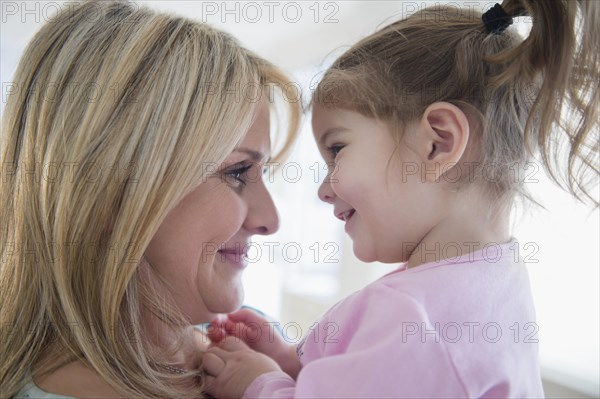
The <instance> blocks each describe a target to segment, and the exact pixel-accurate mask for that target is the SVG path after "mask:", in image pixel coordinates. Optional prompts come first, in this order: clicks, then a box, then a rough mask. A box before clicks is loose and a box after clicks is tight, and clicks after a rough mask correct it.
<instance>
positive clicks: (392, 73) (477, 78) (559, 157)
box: [313, 0, 600, 206]
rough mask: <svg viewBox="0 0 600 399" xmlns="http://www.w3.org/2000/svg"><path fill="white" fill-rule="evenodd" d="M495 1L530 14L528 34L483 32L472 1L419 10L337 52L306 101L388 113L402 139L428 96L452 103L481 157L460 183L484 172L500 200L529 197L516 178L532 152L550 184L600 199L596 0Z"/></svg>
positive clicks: (599, 7)
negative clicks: (599, 191)
mask: <svg viewBox="0 0 600 399" xmlns="http://www.w3.org/2000/svg"><path fill="white" fill-rule="evenodd" d="M502 7H503V9H504V10H505V11H506V12H507V13H508V14H509V15H511V16H513V17H518V16H531V19H532V20H531V23H532V27H531V31H530V33H529V35H528V37H527V38H526V39H525V40H523V39H522V38H521V37H520V36H519V35H518V34H517V33H516V32H514V31H513V29H510V28H509V29H508V30H506V31H504V32H503V33H500V34H495V33H488V32H487V30H486V29H485V27H484V24H483V22H482V19H481V14H480V13H479V12H476V11H474V10H473V9H469V10H466V9H464V10H463V9H457V8H453V7H446V6H436V7H432V8H427V9H423V10H420V11H418V12H416V13H414V14H412V15H411V16H410V17H408V18H406V19H403V20H401V21H397V22H395V23H392V24H391V25H388V26H386V27H384V28H382V29H381V30H379V31H377V32H376V33H374V34H372V35H370V36H368V37H367V38H365V39H363V40H361V41H360V42H359V43H357V44H355V45H354V46H352V47H351V48H350V49H349V50H348V51H347V52H345V53H344V54H343V55H342V56H341V57H340V58H338V59H337V60H336V61H335V62H334V63H333V65H332V66H331V67H330V68H329V69H328V70H327V71H326V73H325V75H324V77H323V79H322V81H321V82H320V84H319V86H318V87H317V89H316V91H315V96H314V98H313V104H315V105H317V106H324V107H334V108H335V107H340V108H346V109H350V110H354V111H357V112H360V113H362V114H364V115H366V116H369V117H375V118H379V119H381V120H385V121H387V122H388V123H389V124H390V126H391V128H392V129H391V130H392V131H393V132H394V134H395V135H396V137H397V139H398V141H399V140H400V138H401V135H402V131H403V127H404V126H406V124H407V123H408V122H411V121H413V120H415V119H416V118H418V117H419V116H421V115H422V114H423V112H424V110H425V109H426V108H427V106H429V105H430V104H432V103H434V102H437V101H447V102H450V103H453V104H454V105H456V106H458V107H460V108H461V109H462V110H463V111H465V113H466V114H467V116H468V117H469V119H470V122H471V123H472V125H473V126H472V129H474V130H476V137H473V139H474V141H475V143H477V153H476V157H477V161H476V162H472V164H473V165H474V167H472V168H471V169H467V170H464V169H463V170H462V172H465V173H462V174H461V179H460V180H459V181H458V182H457V183H458V184H464V183H465V182H468V181H478V182H481V181H483V182H484V183H485V191H484V192H486V193H487V194H489V197H490V198H493V199H494V200H496V201H499V202H500V203H502V204H504V205H506V204H508V203H511V202H512V199H513V198H514V197H515V193H521V194H523V195H525V196H526V197H529V198H531V197H530V196H529V195H528V193H527V192H526V191H525V190H524V187H523V180H524V177H526V176H528V174H530V172H531V168H530V169H529V170H527V168H528V167H530V166H532V164H529V163H528V162H529V160H531V159H532V157H535V156H538V155H539V158H540V160H541V162H542V165H543V167H545V169H546V170H547V171H548V172H549V174H550V176H551V177H552V179H553V180H554V181H555V182H556V183H558V184H559V185H560V186H561V187H563V188H566V189H567V190H568V191H569V192H570V193H571V194H573V195H575V196H576V197H577V198H578V199H580V200H582V201H585V200H591V202H593V203H594V204H595V205H596V206H597V205H598V202H597V198H595V197H596V196H595V195H594V193H593V191H592V188H591V187H593V185H592V186H591V185H590V183H596V184H597V178H598V172H599V171H598V168H599V166H598V156H597V154H598V150H599V129H598V126H599V125H598V123H599V122H598V116H599V115H598V106H599V100H600V99H599V90H598V84H599V82H600V60H599V54H600V52H599V51H598V49H599V48H600V3H599V2H597V1H572V0H552V1H540V0H505V1H504V3H503V4H502ZM565 157H566V167H563V161H565ZM473 165H471V166H473ZM489 166H493V168H491V169H490V168H489ZM485 168H488V170H493V171H494V173H493V176H490V175H489V174H488V175H487V178H486V174H485ZM563 170H564V172H563Z"/></svg>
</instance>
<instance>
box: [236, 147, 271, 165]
mask: <svg viewBox="0 0 600 399" xmlns="http://www.w3.org/2000/svg"><path fill="white" fill-rule="evenodd" d="M234 151H236V152H243V153H244V154H248V155H250V157H251V158H252V160H253V161H254V162H259V161H262V160H263V159H265V158H266V156H265V154H263V153H262V152H259V151H255V150H252V149H250V148H244V147H240V148H236V149H235V150H234Z"/></svg>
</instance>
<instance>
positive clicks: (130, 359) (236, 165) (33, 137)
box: [0, 1, 300, 398]
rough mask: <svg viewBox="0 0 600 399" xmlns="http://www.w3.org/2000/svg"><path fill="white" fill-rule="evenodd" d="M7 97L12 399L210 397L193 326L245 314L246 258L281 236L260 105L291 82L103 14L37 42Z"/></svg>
mask: <svg viewBox="0 0 600 399" xmlns="http://www.w3.org/2000/svg"><path fill="white" fill-rule="evenodd" d="M14 81H15V83H17V84H18V85H19V88H20V91H19V92H18V93H16V94H13V95H11V96H10V97H9V100H8V102H7V104H6V110H5V115H4V119H3V121H2V141H1V145H2V147H1V148H2V151H1V154H2V155H1V157H2V158H1V160H0V162H1V163H2V165H3V173H2V186H1V187H0V201H1V203H0V209H1V210H0V220H2V223H1V225H2V228H1V229H0V243H2V244H1V245H2V247H1V249H2V251H1V256H2V263H1V266H0V291H1V292H2V297H1V298H2V299H1V302H0V315H1V316H0V318H1V319H0V322H1V326H2V336H1V339H0V340H1V341H2V347H1V348H0V358H2V359H3V363H2V366H1V370H0V371H1V372H0V381H2V382H1V387H0V391H1V392H2V396H3V397H6V396H8V397H12V396H14V395H17V394H18V395H17V397H18V396H24V395H26V394H29V395H31V396H34V395H39V394H41V393H40V392H41V391H43V392H47V393H50V392H51V393H55V394H59V395H63V396H65V395H66V396H71V397H106V396H112V397H115V396H117V397H144V398H154V397H170V398H175V397H176V398H187V397H190V398H191V397H196V398H197V397H201V395H202V391H203V378H202V375H201V373H200V372H199V371H198V370H199V369H200V368H201V367H200V362H201V354H202V351H203V349H204V348H205V347H206V346H207V342H208V341H207V340H206V339H205V338H204V336H203V335H201V334H200V333H199V332H198V331H197V330H195V329H194V328H192V327H191V326H192V325H195V324H199V323H202V322H207V321H209V320H210V319H211V317H212V315H214V314H215V313H221V312H230V311H233V310H235V309H236V308H238V307H239V306H240V304H241V301H242V298H243V290H242V286H241V281H240V277H241V272H242V270H243V268H244V266H245V264H244V261H243V255H244V247H245V244H247V242H248V240H249V238H250V236H251V235H253V234H271V233H273V232H274V231H275V230H276V229H277V224H278V219H277V214H276V211H275V208H274V206H273V203H272V200H271V198H270V196H269V194H268V192H267V191H266V188H265V186H264V184H263V181H262V179H261V173H260V171H261V170H262V165H263V164H264V163H265V162H266V161H267V160H268V159H269V156H270V152H271V151H270V139H269V106H270V105H272V104H273V102H272V101H271V100H272V98H271V97H268V96H267V95H266V94H267V91H265V90H264V88H266V87H272V86H275V87H280V88H281V87H283V86H284V85H286V84H288V83H289V82H288V80H287V78H286V77H285V76H284V75H283V74H282V73H281V72H280V71H279V70H277V69H276V68H275V67H274V66H272V65H271V64H270V63H268V62H266V61H264V60H262V59H260V58H258V57H256V56H255V55H253V54H251V53H250V52H249V51H247V50H245V49H243V48H241V47H240V46H239V45H238V44H237V42H236V41H234V40H233V39H232V38H231V37H229V36H228V35H226V34H224V33H222V32H219V31H216V30H214V29H212V28H209V27H207V26H205V25H202V24H199V23H195V22H192V21H189V20H186V19H183V18H177V17H173V16H168V15H164V14H159V13H156V12H153V11H150V10H148V9H139V8H138V7H136V6H134V5H132V4H129V3H126V2H122V1H116V2H115V1H110V2H107V1H93V2H84V3H83V4H80V5H78V6H77V7H75V8H69V9H66V10H64V12H62V13H60V15H58V16H56V17H55V18H53V19H52V20H51V21H50V22H48V23H47V24H46V25H45V26H44V27H43V28H42V29H41V30H40V31H39V32H38V33H37V34H36V36H35V37H34V38H33V40H32V41H31V43H30V44H29V46H28V48H27V49H26V51H25V54H24V56H23V58H22V60H21V63H20V65H19V67H18V69H17V71H16V75H15V78H14ZM271 92H272V90H269V91H268V93H269V94H270V93H271ZM287 105H288V109H289V110H288V113H287V114H288V117H289V119H290V123H289V130H288V134H287V135H286V140H285V141H284V144H283V145H282V146H281V147H282V149H281V150H280V151H279V152H278V154H276V157H275V158H277V157H279V156H281V155H282V154H284V153H285V152H286V151H287V150H288V149H289V146H290V143H291V140H292V139H293V137H294V135H295V131H296V129H297V125H298V119H299V113H300V112H299V108H298V104H297V103H293V102H287ZM257 168H258V169H257ZM257 172H258V173H257ZM19 392H20V393H19Z"/></svg>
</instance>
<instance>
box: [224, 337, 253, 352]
mask: <svg viewBox="0 0 600 399" xmlns="http://www.w3.org/2000/svg"><path fill="white" fill-rule="evenodd" d="M219 348H222V349H224V350H226V351H229V352H235V351H239V350H244V349H249V348H248V345H246V344H245V343H243V342H242V341H240V340H239V339H238V338H237V337H232V336H227V337H225V339H223V340H222V341H221V343H220V344H219Z"/></svg>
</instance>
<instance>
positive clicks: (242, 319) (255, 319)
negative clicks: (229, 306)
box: [227, 308, 265, 324]
mask: <svg viewBox="0 0 600 399" xmlns="http://www.w3.org/2000/svg"><path fill="white" fill-rule="evenodd" d="M227 318H229V320H231V321H234V322H238V323H251V322H252V323H258V324H260V323H262V322H263V321H264V320H265V318H264V317H263V316H261V315H259V314H258V313H256V312H255V311H254V310H251V309H247V308H244V309H240V310H238V311H237V312H233V313H229V314H228V315H227Z"/></svg>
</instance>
